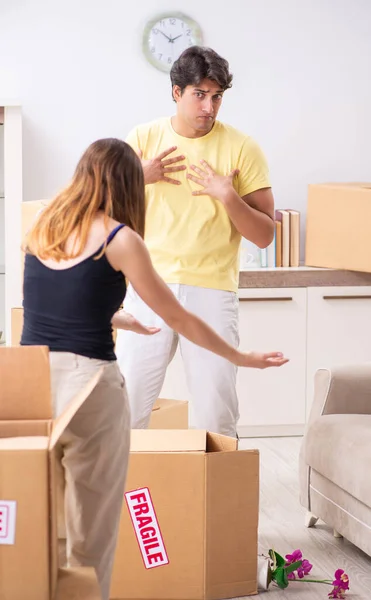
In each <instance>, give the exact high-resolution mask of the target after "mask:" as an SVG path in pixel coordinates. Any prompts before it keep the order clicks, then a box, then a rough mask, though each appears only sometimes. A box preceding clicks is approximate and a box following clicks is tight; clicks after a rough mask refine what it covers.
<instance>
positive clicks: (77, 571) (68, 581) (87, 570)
mask: <svg viewBox="0 0 371 600" xmlns="http://www.w3.org/2000/svg"><path fill="white" fill-rule="evenodd" d="M26 598H27V597H26ZM26 598H25V600H26ZM53 600H102V595H101V593H100V588H99V585H98V581H97V576H96V573H95V569H93V568H91V567H77V568H73V569H59V571H58V583H57V591H56V594H55V596H54V599H53Z"/></svg>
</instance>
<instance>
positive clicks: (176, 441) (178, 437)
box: [130, 429, 207, 452]
mask: <svg viewBox="0 0 371 600" xmlns="http://www.w3.org/2000/svg"><path fill="white" fill-rule="evenodd" d="M206 436H207V432H206V430H203V429H132V430H131V442H130V452H205V451H206Z"/></svg>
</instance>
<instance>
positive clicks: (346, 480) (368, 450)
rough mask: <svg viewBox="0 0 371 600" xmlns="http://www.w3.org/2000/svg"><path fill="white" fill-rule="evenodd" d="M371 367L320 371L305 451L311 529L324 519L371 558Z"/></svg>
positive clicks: (303, 498)
mask: <svg viewBox="0 0 371 600" xmlns="http://www.w3.org/2000/svg"><path fill="white" fill-rule="evenodd" d="M370 469H371V363H368V364H362V365H357V366H344V367H337V368H335V369H332V370H328V369H320V370H318V371H317V373H316V375H315V389H314V400H313V405H312V409H311V413H310V417H309V422H308V424H307V427H306V431H305V434H304V438H303V442H302V446H301V450H300V465H299V476H300V502H301V504H302V505H303V506H304V507H305V508H306V509H307V510H308V514H307V519H306V525H307V527H311V526H313V525H315V524H316V522H317V520H318V519H319V518H320V519H321V520H323V521H324V522H325V523H327V524H328V525H330V527H332V528H333V529H334V534H335V535H339V536H343V537H344V538H346V539H347V540H349V541H350V542H352V543H353V544H355V545H356V546H358V547H359V548H361V549H362V550H363V551H364V552H366V553H367V554H368V555H370V556H371V475H370Z"/></svg>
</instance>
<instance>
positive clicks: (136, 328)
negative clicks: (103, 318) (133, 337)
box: [111, 309, 161, 335]
mask: <svg viewBox="0 0 371 600" xmlns="http://www.w3.org/2000/svg"><path fill="white" fill-rule="evenodd" d="M111 323H112V326H113V327H114V328H115V329H126V330H128V331H133V332H134V333H139V334H141V335H154V334H155V333H158V332H159V331H161V329H160V328H159V327H147V326H146V325H143V324H142V323H140V321H138V320H137V319H136V318H135V317H133V315H131V314H129V313H127V312H126V311H125V310H123V309H122V310H119V311H118V312H117V313H115V314H114V315H113V317H112V321H111Z"/></svg>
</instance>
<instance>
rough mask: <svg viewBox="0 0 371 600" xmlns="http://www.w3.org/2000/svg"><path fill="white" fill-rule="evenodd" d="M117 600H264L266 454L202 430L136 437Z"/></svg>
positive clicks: (118, 564) (114, 596) (120, 542)
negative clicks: (257, 598)
mask: <svg viewBox="0 0 371 600" xmlns="http://www.w3.org/2000/svg"><path fill="white" fill-rule="evenodd" d="M125 500H126V501H125V503H124V506H123V510H122V516H121V523H120V531H119V540H118V545H117V550H116V556H115V564H114V570H113V579H112V587H111V598H112V600H124V599H138V600H139V599H140V600H150V599H151V600H152V599H156V600H160V599H161V600H173V599H177V600H206V599H209V600H212V599H214V600H215V599H222V598H235V597H241V596H247V595H251V594H256V593H257V581H256V579H257V556H258V547H257V533H258V509H259V453H258V451H257V450H246V451H238V450H237V440H234V439H233V438H229V437H224V436H221V435H218V434H213V433H208V432H206V431H201V430H180V431H177V430H149V429H148V430H133V431H132V439H131V455H130V462H129V472H128V478H127V484H126V493H125Z"/></svg>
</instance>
